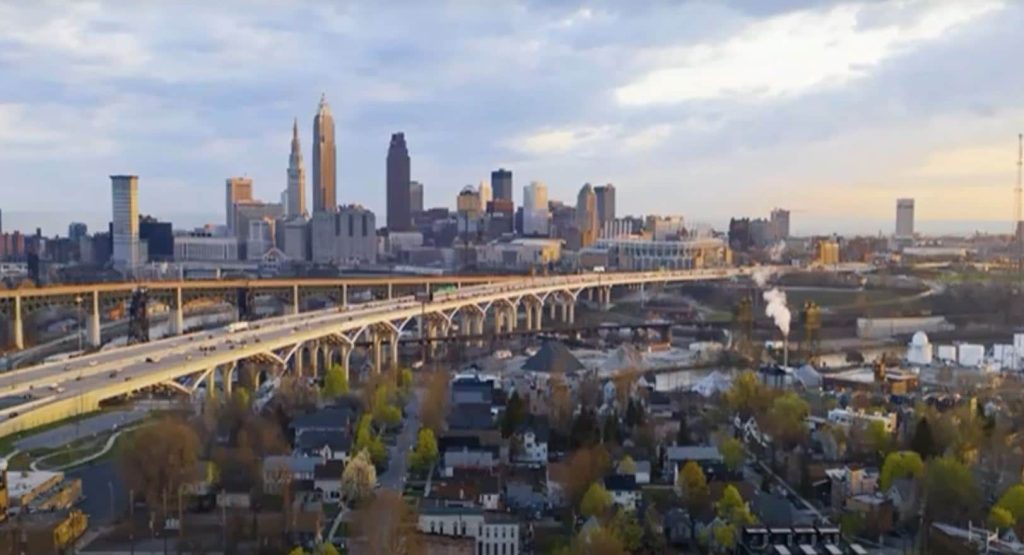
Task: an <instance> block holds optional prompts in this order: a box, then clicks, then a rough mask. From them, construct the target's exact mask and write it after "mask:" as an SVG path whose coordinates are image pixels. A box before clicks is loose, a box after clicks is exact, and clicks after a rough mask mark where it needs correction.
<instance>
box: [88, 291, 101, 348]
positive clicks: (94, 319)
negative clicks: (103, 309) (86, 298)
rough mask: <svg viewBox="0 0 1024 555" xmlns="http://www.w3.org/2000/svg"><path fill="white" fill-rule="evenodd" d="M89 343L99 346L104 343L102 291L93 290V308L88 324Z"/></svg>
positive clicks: (92, 345)
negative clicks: (101, 332)
mask: <svg viewBox="0 0 1024 555" xmlns="http://www.w3.org/2000/svg"><path fill="white" fill-rule="evenodd" d="M86 328H87V332H88V336H89V345H90V346H91V347H99V346H100V345H101V344H102V339H101V337H100V329H101V328H100V292H99V291H93V292H92V310H91V311H90V314H89V323H88V325H87V326H86Z"/></svg>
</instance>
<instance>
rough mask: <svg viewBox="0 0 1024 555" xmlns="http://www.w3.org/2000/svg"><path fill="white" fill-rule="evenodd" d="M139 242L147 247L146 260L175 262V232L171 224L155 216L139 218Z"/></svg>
mask: <svg viewBox="0 0 1024 555" xmlns="http://www.w3.org/2000/svg"><path fill="white" fill-rule="evenodd" d="M139 240H140V241H141V244H142V245H144V246H145V249H144V250H145V252H146V256H145V259H146V260H148V261H150V262H170V261H172V260H174V231H173V230H172V229H171V223H170V222H161V221H160V220H157V219H156V218H154V217H153V216H142V217H141V218H139Z"/></svg>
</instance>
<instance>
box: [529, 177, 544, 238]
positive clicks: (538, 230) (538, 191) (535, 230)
mask: <svg viewBox="0 0 1024 555" xmlns="http://www.w3.org/2000/svg"><path fill="white" fill-rule="evenodd" d="M550 224H551V211H550V209H549V208H548V187H547V185H545V184H543V183H541V182H539V181H534V182H533V183H530V184H529V185H527V186H526V187H523V235H534V236H543V237H546V236H548V234H549V233H550V232H551V225H550Z"/></svg>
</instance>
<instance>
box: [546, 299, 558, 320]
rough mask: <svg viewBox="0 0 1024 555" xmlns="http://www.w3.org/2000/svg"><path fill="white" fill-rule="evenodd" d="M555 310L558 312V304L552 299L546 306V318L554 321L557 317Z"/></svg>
mask: <svg viewBox="0 0 1024 555" xmlns="http://www.w3.org/2000/svg"><path fill="white" fill-rule="evenodd" d="M556 310H558V302H557V301H556V300H555V298H554V297H552V298H551V302H550V304H549V305H548V318H550V319H552V320H554V319H555V318H556V317H557V315H556V314H555V311H556Z"/></svg>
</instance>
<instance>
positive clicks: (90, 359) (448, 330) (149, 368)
mask: <svg viewBox="0 0 1024 555" xmlns="http://www.w3.org/2000/svg"><path fill="white" fill-rule="evenodd" d="M780 270H781V269H780ZM782 271H784V270H782ZM749 273H750V269H748V268H735V269H709V270H680V271H660V272H637V273H596V274H588V275H576V276H554V277H517V278H512V279H501V280H490V281H488V280H486V279H481V280H479V281H476V282H471V281H467V280H464V279H462V278H451V277H449V278H447V280H446V281H447V283H452V282H453V281H454V282H455V283H456V284H457V285H458V288H457V289H453V290H447V291H444V292H437V293H434V294H429V293H427V291H426V289H425V287H424V285H425V284H427V285H428V286H429V284H430V283H431V281H430V278H416V279H417V280H418V281H417V282H415V283H413V285H414V286H415V287H416V288H418V289H420V290H421V292H420V293H419V294H417V295H405V296H400V297H393V298H391V299H386V300H379V301H370V302H365V303H359V304H347V303H342V304H340V305H339V306H337V307H334V308H329V309H323V310H316V311H311V312H302V313H297V314H289V315H285V316H278V317H273V318H267V319H264V320H259V321H255V322H244V323H236V324H231V325H229V326H227V327H225V328H221V329H218V330H215V331H203V332H196V333H190V334H186V335H180V336H175V337H170V338H167V339H162V340H158V341H152V342H149V343H142V344H137V345H132V346H127V347H121V348H117V349H112V350H109V351H101V352H98V353H95V354H91V355H86V356H82V357H78V358H75V359H71V360H69V361H62V362H58V363H51V364H41V365H37V366H32V367H28V368H23V369H19V370H14V371H11V372H7V373H4V374H0V396H5V399H6V400H7V403H6V404H5V405H4V408H0V436H4V435H7V434H10V433H14V432H18V431H22V430H25V429H28V428H31V427H34V426H39V425H43V424H46V423H48V422H53V421H56V420H60V419H64V418H68V417H72V416H75V415H78V414H82V413H85V412H89V411H92V410H96V409H97V408H98V407H99V403H100V402H101V401H103V400H106V399H110V398H114V397H118V396H122V395H127V394H131V393H133V392H135V391H137V390H140V389H143V388H147V387H152V386H157V385H165V386H168V387H172V388H175V389H179V390H181V391H183V392H185V393H193V392H195V391H196V390H197V388H199V387H200V385H201V384H205V387H206V390H207V392H208V394H211V395H213V394H216V393H217V385H218V384H219V385H220V390H221V392H222V393H224V394H230V391H231V387H232V383H233V382H235V380H236V378H239V379H240V378H241V377H242V375H244V376H245V378H246V379H247V380H248V383H250V384H252V385H254V386H256V385H259V380H260V377H261V376H279V375H281V374H282V373H285V372H292V373H294V374H296V375H302V374H303V373H305V372H317V371H319V369H320V368H322V367H323V366H324V365H326V364H331V363H337V364H341V365H342V367H343V368H344V369H345V371H346V372H347V371H348V368H349V362H350V358H351V354H352V350H353V348H354V347H355V346H356V343H357V342H360V343H364V342H368V345H369V348H368V349H367V351H368V355H369V357H370V360H371V361H372V365H373V368H374V370H376V371H380V370H381V369H382V367H383V366H384V365H385V364H387V363H389V362H390V363H391V364H397V360H398V346H399V343H400V338H401V334H402V332H403V331H406V330H407V329H409V328H410V326H411V324H412V323H413V322H416V329H417V330H418V333H419V334H421V337H422V338H423V339H424V340H426V341H428V342H429V341H435V340H440V339H441V338H446V337H450V336H451V335H455V334H462V335H467V336H474V337H479V336H481V335H483V333H484V327H485V323H487V324H489V325H490V326H491V327H492V328H493V330H494V332H496V333H507V332H509V331H513V330H515V329H516V328H517V327H519V326H520V325H522V326H523V327H524V328H525V329H528V330H536V329H541V328H542V326H543V325H544V321H545V318H548V319H549V320H553V319H555V318H559V319H561V320H562V321H564V322H567V323H572V322H573V321H574V319H575V305H576V301H577V300H578V299H579V298H580V296H581V295H582V294H586V295H587V296H589V297H591V298H594V299H595V300H596V301H597V302H598V303H600V304H608V303H610V301H611V298H612V292H613V290H614V289H616V288H634V287H636V288H642V287H644V286H646V285H648V284H665V283H678V282H693V281H709V280H728V279H734V278H737V277H740V276H745V275H749ZM403 284H404V283H403ZM282 285H285V284H282ZM374 285H378V284H374ZM295 286H296V285H295V284H291V285H290V287H295ZM392 292H393V291H392ZM545 313H546V316H545ZM307 368H308V370H307ZM239 372H242V373H244V374H242V375H239Z"/></svg>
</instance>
